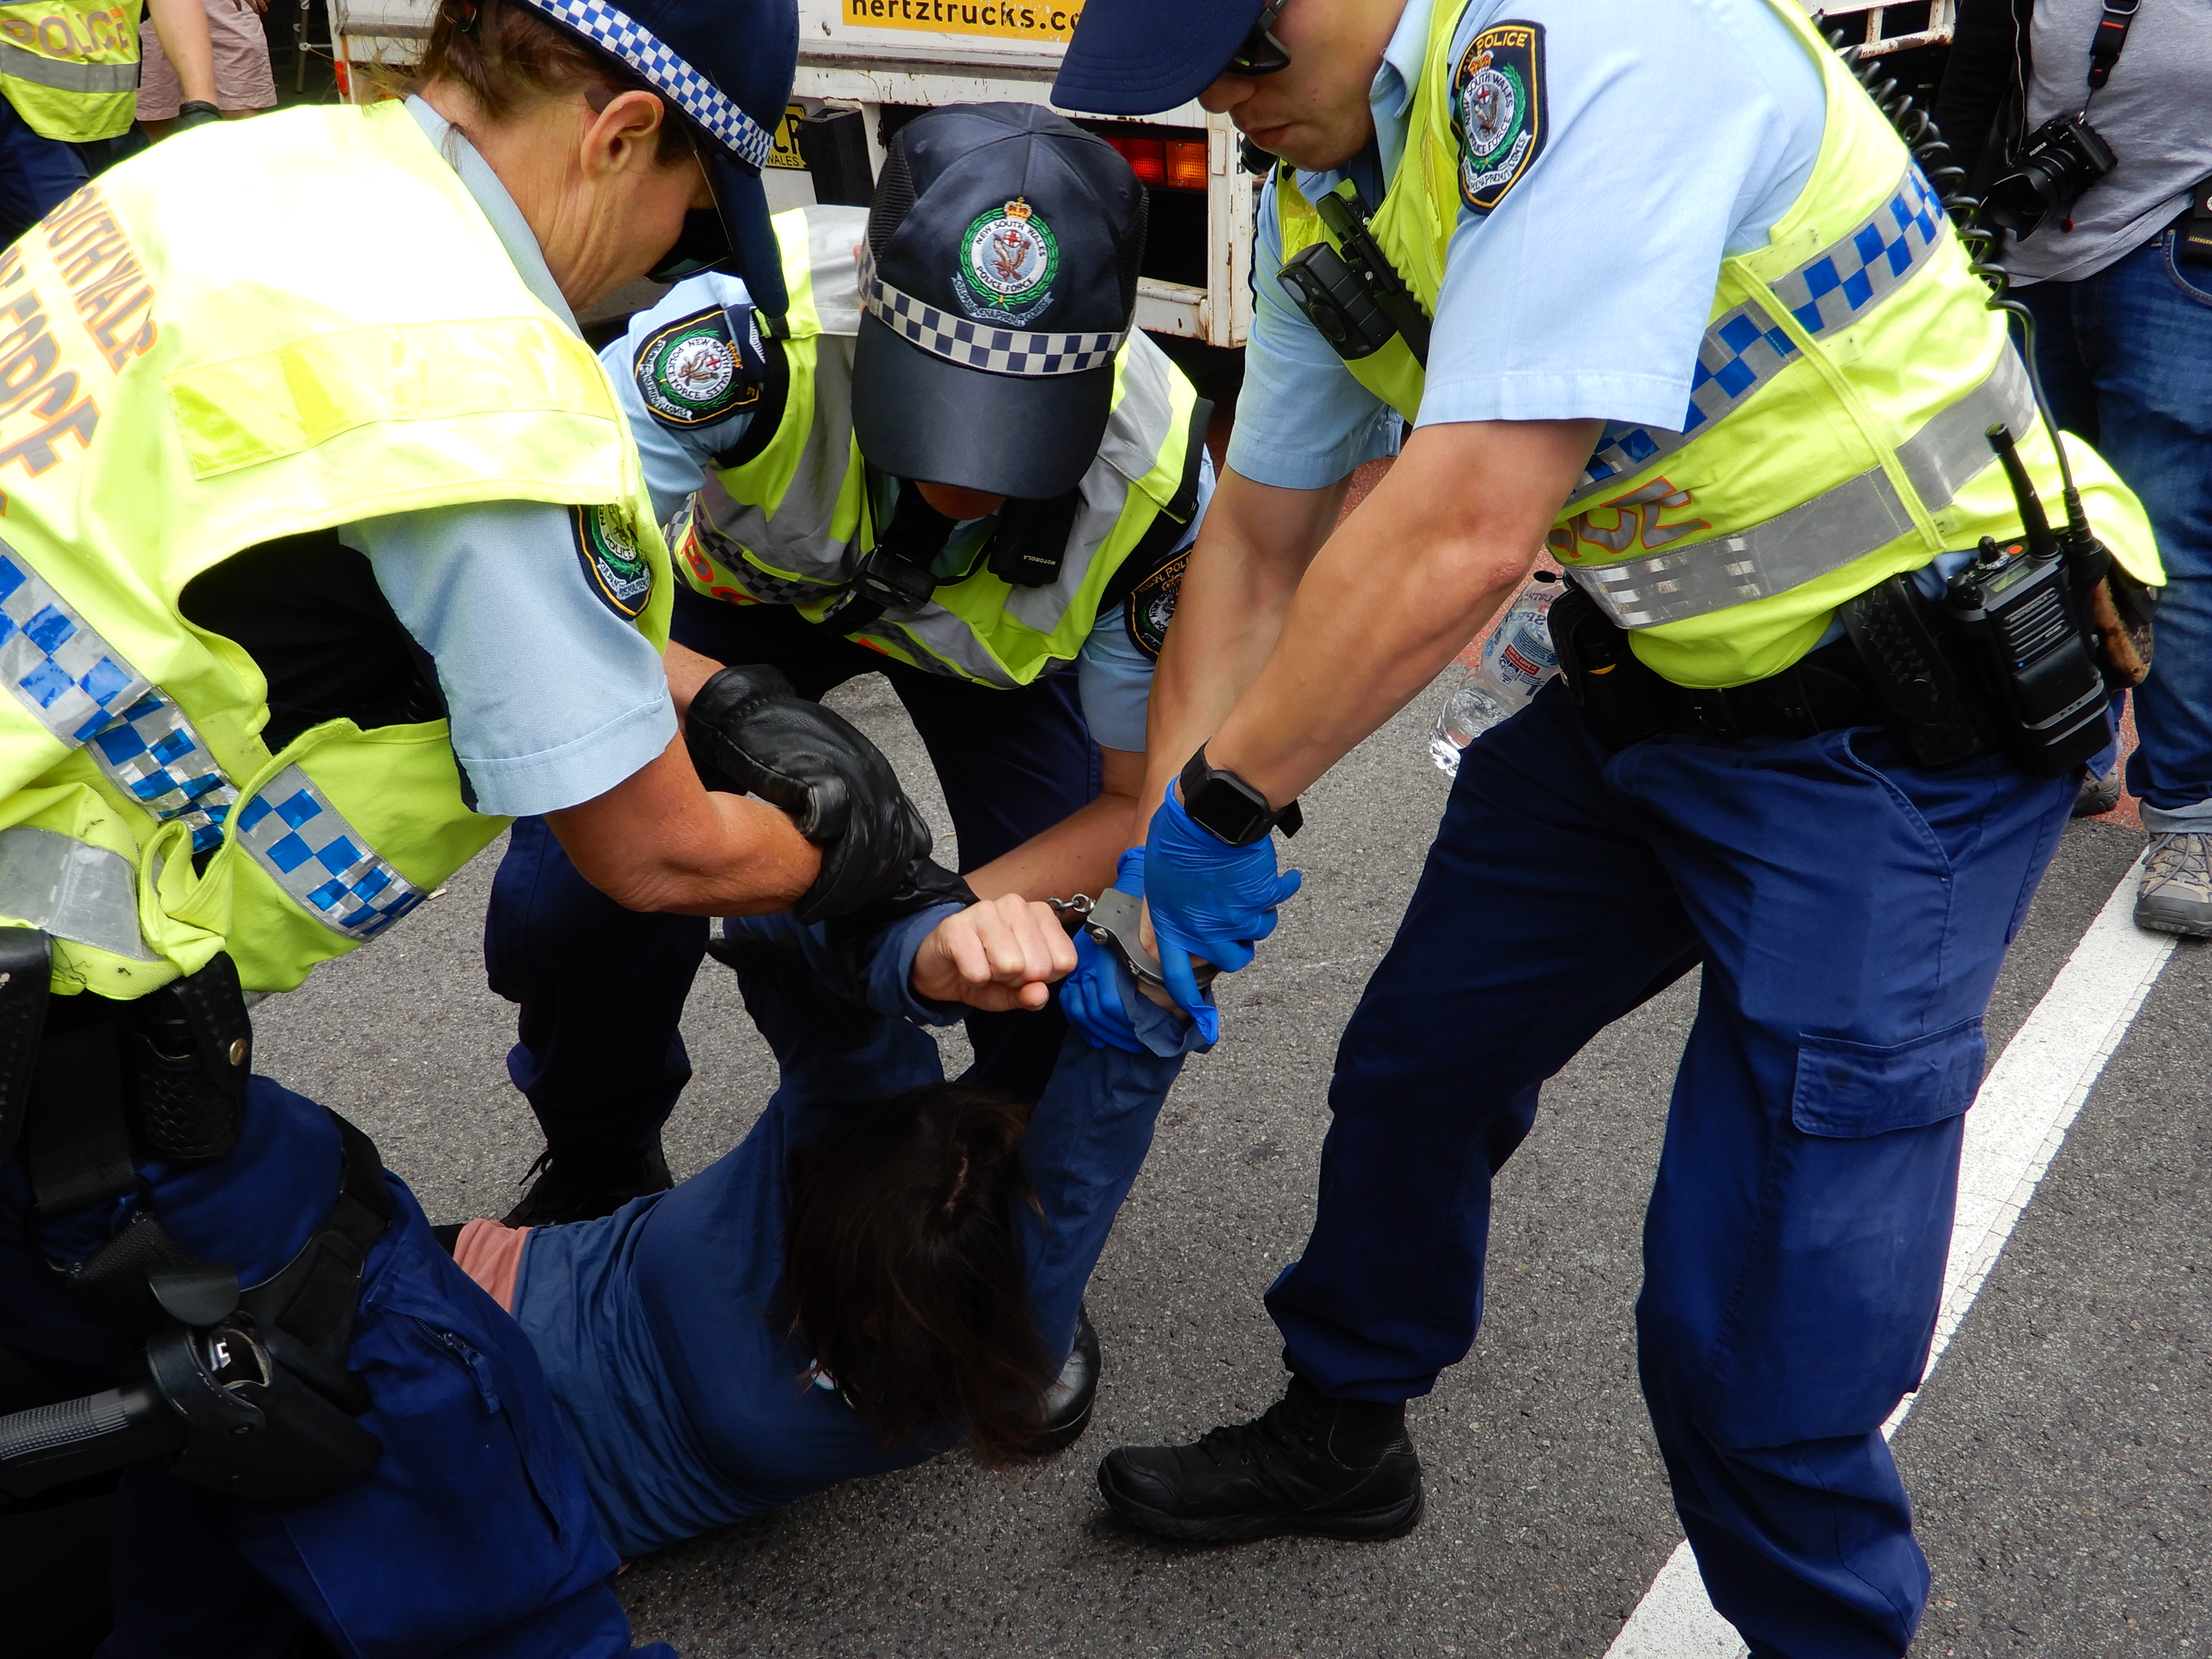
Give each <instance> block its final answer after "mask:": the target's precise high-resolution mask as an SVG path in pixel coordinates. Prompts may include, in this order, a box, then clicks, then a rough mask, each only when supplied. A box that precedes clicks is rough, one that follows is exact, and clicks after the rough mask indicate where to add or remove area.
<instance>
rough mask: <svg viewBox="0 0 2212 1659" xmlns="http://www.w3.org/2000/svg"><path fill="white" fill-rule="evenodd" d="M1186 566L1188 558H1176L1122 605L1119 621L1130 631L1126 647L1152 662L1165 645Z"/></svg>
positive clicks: (1141, 585) (1133, 592)
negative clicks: (1138, 652) (1134, 648)
mask: <svg viewBox="0 0 2212 1659" xmlns="http://www.w3.org/2000/svg"><path fill="white" fill-rule="evenodd" d="M1189 562H1190V555H1189V554H1188V553H1178V554H1176V556H1175V557H1173V558H1172V559H1170V560H1169V561H1168V562H1166V563H1165V564H1164V565H1162V566H1161V567H1160V568H1158V570H1155V571H1154V572H1152V574H1151V575H1149V576H1147V577H1146V578H1145V580H1142V581H1140V582H1139V583H1138V584H1137V585H1136V586H1134V587H1133V588H1131V589H1130V590H1129V597H1128V599H1127V601H1125V602H1124V604H1123V607H1122V611H1121V618H1122V621H1123V622H1124V623H1126V624H1127V628H1128V629H1129V643H1130V644H1132V645H1133V646H1135V647H1137V649H1138V650H1139V651H1141V652H1143V653H1145V654H1146V656H1148V657H1150V658H1151V659H1152V660H1153V661H1155V662H1158V660H1159V656H1160V651H1161V648H1162V647H1164V646H1165V645H1166V644H1167V642H1168V624H1169V623H1171V622H1173V621H1174V620H1175V613H1176V599H1178V598H1180V597H1181V595H1182V573H1183V568H1184V567H1185V566H1186V565H1188V563H1189Z"/></svg>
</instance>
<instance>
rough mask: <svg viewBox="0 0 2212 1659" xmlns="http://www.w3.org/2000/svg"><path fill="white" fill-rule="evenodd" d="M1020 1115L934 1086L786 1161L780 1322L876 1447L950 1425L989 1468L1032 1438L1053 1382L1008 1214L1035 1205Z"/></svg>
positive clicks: (980, 1093) (866, 1115)
mask: <svg viewBox="0 0 2212 1659" xmlns="http://www.w3.org/2000/svg"><path fill="white" fill-rule="evenodd" d="M1029 1118H1030V1109H1029V1108H1028V1107H1027V1106H1024V1104H1022V1103H1020V1102H1019V1101H1018V1100H1014V1099H1012V1098H1011V1097H1007V1096H1006V1095H1001V1094H994V1093H993V1092H992V1091H989V1090H986V1089H972V1088H967V1087H964V1086H963V1085H959V1084H955V1083H937V1084H931V1085H927V1087H924V1088H920V1089H911V1090H908V1091H907V1092H906V1093H904V1094H902V1095H896V1096H894V1097H891V1098H890V1099H889V1100H884V1101H878V1102H875V1103H872V1104H869V1105H866V1106H860V1107H856V1108H854V1111H853V1117H852V1121H850V1122H849V1123H848V1124H847V1125H846V1126H845V1127H843V1128H842V1130H841V1131H840V1132H839V1133H836V1134H835V1135H834V1136H832V1137H830V1138H829V1139H828V1140H827V1141H825V1142H823V1144H821V1145H820V1146H816V1147H812V1148H810V1149H808V1150H807V1151H806V1152H803V1153H799V1154H797V1155H794V1157H793V1159H792V1170H791V1212H790V1218H789V1223H788V1226H787V1232H786V1235H785V1246H784V1249H785V1254H784V1304H783V1311H784V1313H785V1315H786V1316H787V1317H788V1318H789V1320H790V1322H791V1329H792V1332H793V1334H794V1335H795V1336H797V1337H798V1338H799V1340H801V1341H802V1342H804V1343H805V1344H806V1345H807V1346H808V1347H809V1348H810V1349H811V1352H812V1353H813V1356H814V1364H815V1369H816V1370H817V1371H820V1372H825V1373H827V1374H828V1375H829V1376H830V1377H832V1378H833V1379H835V1380H836V1383H837V1385H838V1387H839V1388H840V1389H842V1390H843V1392H844V1395H845V1397H846V1399H848V1401H851V1402H852V1404H853V1407H854V1410H856V1411H858V1412H859V1413H860V1415H861V1416H862V1417H863V1418H865V1419H867V1421H868V1422H869V1423H870V1424H871V1425H872V1426H873V1427H874V1428H875V1429H876V1431H878V1433H880V1434H881V1435H882V1436H883V1439H884V1448H885V1449H886V1450H888V1449H890V1447H892V1446H894V1445H896V1444H897V1443H899V1442H901V1441H902V1440H905V1439H906V1438H908V1437H909V1436H911V1435H913V1434H915V1432H916V1431H921V1430H924V1429H927V1428H929V1427H931V1426H933V1425H938V1424H953V1425H959V1426H961V1427H962V1428H963V1429H964V1430H965V1431H966V1433H967V1435H968V1437H969V1442H970V1443H971V1444H973V1445H974V1446H975V1449H977V1450H978V1451H979V1452H980V1453H981V1454H982V1455H983V1456H984V1457H985V1458H987V1459H988V1460H989V1461H992V1462H998V1461H1000V1459H1002V1458H1003V1457H1005V1456H1006V1455H1007V1454H1009V1453H1011V1452H1012V1451H1013V1450H1014V1449H1017V1448H1018V1447H1019V1446H1020V1445H1021V1443H1023V1442H1024V1441H1025V1440H1027V1439H1029V1438H1030V1437H1032V1436H1034V1435H1035V1434H1036V1431H1037V1429H1038V1426H1039V1410H1038V1407H1039V1401H1040V1400H1041V1398H1042V1394H1043V1391H1044V1389H1045V1388H1046V1386H1047V1385H1048V1383H1050V1382H1051V1380H1052V1377H1051V1372H1050V1367H1049V1365H1048V1362H1047V1360H1046V1358H1045V1356H1044V1350H1043V1347H1042V1345H1041V1344H1040V1343H1039V1342H1038V1340H1037V1335H1036V1327H1035V1325H1034V1324H1033V1323H1032V1322H1031V1321H1030V1306H1029V1291H1028V1284H1027V1275H1026V1273H1024V1269H1023V1263H1022V1246H1021V1241H1020V1237H1019V1235H1018V1229H1017V1225H1016V1216H1015V1208H1016V1206H1018V1205H1021V1204H1027V1205H1029V1206H1030V1207H1031V1208H1032V1209H1034V1208H1036V1196H1035V1194H1032V1193H1031V1192H1030V1186H1029V1182H1028V1179H1027V1177H1026V1176H1024V1174H1023V1172H1022V1164H1021V1146H1022V1138H1023V1136H1024V1135H1025V1134H1026V1133H1028V1131H1029ZM810 1380H811V1379H810Z"/></svg>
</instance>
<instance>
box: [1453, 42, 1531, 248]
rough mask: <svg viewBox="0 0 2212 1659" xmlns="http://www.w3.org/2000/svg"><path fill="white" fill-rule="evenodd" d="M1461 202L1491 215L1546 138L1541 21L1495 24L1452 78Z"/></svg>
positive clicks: (1471, 46) (1470, 48)
mask: <svg viewBox="0 0 2212 1659" xmlns="http://www.w3.org/2000/svg"><path fill="white" fill-rule="evenodd" d="M1452 136H1453V137H1455V138H1457V139H1458V140H1459V194H1460V199H1461V200H1462V201H1463V202H1465V203H1466V204H1467V205H1468V208H1469V209H1471V210H1473V211H1474V212H1476V213H1488V212H1489V211H1490V210H1492V208H1494V207H1496V206H1497V205H1498V204H1499V203H1500V202H1502V201H1504V199H1505V193H1506V191H1510V190H1511V189H1512V188H1513V186H1514V185H1517V184H1519V183H1520V182H1521V180H1522V178H1523V177H1524V176H1525V175H1526V174H1527V173H1528V169H1529V168H1530V167H1533V166H1534V165H1535V161H1536V158H1537V157H1538V156H1539V155H1542V154H1543V153H1544V144H1545V141H1546V140H1547V139H1548V138H1549V137H1551V112H1549V111H1548V110H1547V108H1546V107H1545V102H1544V26H1543V25H1542V24H1541V23H1522V22H1511V23H1494V24H1492V26H1491V27H1488V28H1486V29H1485V30H1483V31H1482V33H1480V34H1478V35H1476V36H1475V37H1474V40H1471V41H1469V42H1468V48H1467V55H1466V56H1465V57H1463V58H1461V59H1460V60H1459V68H1458V69H1457V70H1455V71H1454V72H1453V75H1452Z"/></svg>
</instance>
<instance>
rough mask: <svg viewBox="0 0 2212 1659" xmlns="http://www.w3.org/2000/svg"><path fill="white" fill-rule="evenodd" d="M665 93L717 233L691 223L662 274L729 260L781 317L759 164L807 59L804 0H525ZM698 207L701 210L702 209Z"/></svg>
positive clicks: (778, 265)
mask: <svg viewBox="0 0 2212 1659" xmlns="http://www.w3.org/2000/svg"><path fill="white" fill-rule="evenodd" d="M525 3H526V4H527V5H529V6H530V7H531V8H532V9H533V10H535V11H538V12H539V13H541V14H542V15H544V16H546V17H548V18H550V19H551V20H552V21H554V22H556V23H558V24H561V25H562V27H565V28H568V29H569V30H572V31H573V32H574V33H577V34H580V35H581V36H582V37H583V38H584V39H585V40H586V41H588V42H590V43H591V44H592V46H596V47H598V48H599V50H600V51H601V52H605V54H606V55H607V56H609V57H610V58H616V59H617V60H618V61H620V62H621V63H623V64H626V65H628V66H629V68H630V69H631V70H635V72H636V73H637V74H638V75H639V76H641V77H643V78H644V80H645V81H646V82H647V84H649V85H651V86H652V87H653V88H656V89H657V90H659V92H661V93H664V94H666V96H667V98H668V100H669V101H670V103H671V105H673V106H674V111H673V112H674V113H675V114H676V115H677V116H678V117H679V118H681V119H682V120H684V123H685V124H686V125H689V126H690V129H691V132H692V138H693V143H694V148H696V149H697V151H698V153H699V164H700V166H701V167H702V168H703V169H704V170H705V172H706V174H707V182H708V185H709V186H711V187H712V189H713V190H714V209H715V216H716V217H717V218H718V219H719V220H720V236H719V237H716V236H714V235H713V234H708V235H706V236H704V237H702V236H700V235H699V234H697V230H696V227H691V226H687V227H686V234H685V238H684V242H683V243H682V244H679V245H678V249H676V250H674V251H673V252H672V253H671V262H670V263H668V264H664V266H663V267H662V269H661V270H660V271H658V272H656V273H655V274H656V275H658V276H665V277H674V276H688V275H690V273H691V272H692V271H695V270H728V271H731V272H733V273H735V274H736V275H738V276H743V277H744V282H745V288H746V289H747V290H748V291H749V292H750V294H751V295H752V299H753V303H754V304H755V305H756V306H757V307H759V308H760V309H761V310H763V311H764V312H766V313H769V315H771V316H781V315H782V314H783V312H784V310H785V308H786V307H787V306H788V304H789V303H790V301H789V298H788V296H787V295H786V294H785V292H784V286H783V257H782V255H781V253H780V252H778V251H777V248H776V242H775V228H774V227H773V226H771V225H770V224H769V210H768V196H767V193H766V191H764V190H763V187H762V185H761V169H762V168H763V167H766V166H767V165H768V158H769V149H770V148H771V146H772V145H773V143H774V142H775V140H774V134H775V129H776V124H777V123H778V122H780V121H781V120H782V119H783V112H784V109H785V107H786V106H787V105H788V104H789V103H790V101H791V82H792V77H793V76H794V75H795V74H797V72H798V69H799V7H798V3H797V0H619V3H616V0H525ZM695 217H696V216H695Z"/></svg>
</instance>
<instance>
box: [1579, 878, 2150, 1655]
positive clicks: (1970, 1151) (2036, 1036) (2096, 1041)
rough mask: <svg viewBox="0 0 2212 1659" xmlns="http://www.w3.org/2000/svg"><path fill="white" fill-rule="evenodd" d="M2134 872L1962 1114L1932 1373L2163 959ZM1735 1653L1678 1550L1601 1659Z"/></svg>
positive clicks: (1905, 1408) (1690, 1563) (1694, 1569)
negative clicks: (2141, 923)
mask: <svg viewBox="0 0 2212 1659" xmlns="http://www.w3.org/2000/svg"><path fill="white" fill-rule="evenodd" d="M2141 870H2142V865H2141V864H2140V863H2137V864H2136V866H2133V867H2131V868H2130V870H2129V871H2128V873H2127V874H2126V875H2125V876H2124V877H2123V878H2121V881H2120V884H2119V885H2118V887H2115V888H2114V889H2113V890H2112V896H2111V897H2109V898H2107V899H2106V901H2105V908H2103V909H2101V910H2100V911H2099V912H2098V913H2097V919H2096V920H2095V921H2093V922H2091V923H2090V924H2089V927H2088V931H2087V932H2086V933H2083V934H2082V935H2081V942H2080V943H2079V944H2078V945H2075V947H2074V954H2073V955H2072V956H2070V957H2068V958H2067V959H2066V965H2065V966H2064V967H2063V968H2062V969H2059V970H2058V977H2057V979H2056V980H2054V981H2051V988H2050V989H2049V990H2048V991H2046V992H2045V993H2044V995H2043V1000H2042V1001H2040V1002H2039V1003H2037V1004H2036V1005H2035V1012H2033V1013H2032V1014H2030V1015H2029V1016H2028V1017H2027V1024H2024V1025H2022V1026H2021V1028H2020V1030H2018V1031H2017V1032H2016V1033H2015V1035H2014V1036H2013V1040H2012V1041H2011V1042H2008V1043H2007V1044H2006V1045H2005V1050H2004V1053H2003V1054H2001V1055H1999V1056H1998V1058H1997V1063H1996V1065H1995V1066H1991V1067H1990V1071H1989V1075H1988V1076H1987V1077H1985V1078H1984V1079H1983V1080H1982V1089H1981V1093H1980V1094H1978V1096H1976V1097H1975V1099H1974V1109H1973V1110H1972V1112H1970V1113H1968V1114H1967V1115H1966V1144H1965V1147H1964V1149H1963V1151H1962V1152H1961V1154H1960V1168H1959V1212H1958V1219H1957V1220H1956V1221H1955V1222H1954V1224H1953V1225H1952V1228H1951V1257H1950V1261H1949V1265H1948V1267H1946V1269H1945V1271H1944V1275H1943V1304H1942V1311H1941V1312H1939V1313H1938V1314H1937V1315H1936V1340H1935V1344H1934V1346H1933V1347H1932V1348H1931V1349H1930V1351H1929V1355H1928V1370H1929V1371H1931V1372H1932V1371H1933V1370H1935V1369H1936V1361H1937V1360H1939V1359H1941V1358H1942V1357H1943V1350H1944V1349H1945V1348H1947V1347H1948V1346H1950V1341H1951V1338H1952V1336H1953V1335H1954V1334H1955V1333H1956V1332H1957V1331H1958V1328H1959V1326H1960V1322H1963V1321H1964V1320H1965V1318H1966V1310H1967V1309H1969V1308H1971V1307H1972V1305H1973V1302H1974V1297H1975V1296H1976V1295H1977V1294H1978V1292H1979V1291H1980V1290H1981V1288H1982V1285H1983V1282H1984V1280H1986V1279H1988V1278H1989V1276H1990V1268H1992V1267H1995V1266H1996V1260H1997V1257H1998V1256H1999V1255H2001V1254H2002V1252H2003V1250H2004V1247H2005V1241H2006V1240H2007V1239H2008V1238H2010V1237H2012V1230H2013V1228H2014V1226H2015V1225H2016V1224H2017V1223H2018V1222H2019V1220H2020V1218H2021V1213H2022V1212H2024V1211H2025V1210H2026V1209H2027V1205H2028V1200H2031V1199H2032V1198H2033V1197H2034V1196H2035V1188H2036V1185H2037V1183H2038V1182H2040V1181H2041V1180H2042V1179H2043V1176H2044V1172H2045V1170H2048V1169H2049V1168H2050V1167H2051V1159H2052V1158H2055V1157H2057V1153H2058V1149H2059V1147H2060V1146H2063V1145H2064V1144H2065V1140H2066V1132H2067V1130H2068V1129H2069V1128H2070V1127H2073V1123H2074V1118H2075V1114H2076V1113H2078V1112H2080V1111H2081V1104H2082V1103H2083V1102H2084V1101H2086V1100H2087V1099H2088V1097H2089V1091H2090V1090H2092V1089H2093V1088H2094V1087H2096V1085H2097V1079H2098V1078H2099V1077H2100V1075H2101V1074H2102V1073H2103V1072H2104V1069H2105V1063H2106V1061H2107V1060H2110V1059H2112V1054H2113V1051H2114V1050H2115V1049H2117V1048H2118V1047H2119V1046H2120V1039H2121V1038H2123V1037H2124V1036H2126V1035H2127V1032H2128V1027H2129V1026H2130V1024H2133V1023H2134V1021H2135V1018H2136V1013H2137V1012H2139V1011H2140V1010H2141V1009H2142V1005H2143V999H2144V998H2145V997H2147V996H2148V995H2149V994H2150V988H2151V987H2152V986H2153V985H2154V984H2156V983H2157V982H2158V976H2159V975H2160V972H2162V971H2163V970H2164V969H2165V967H2166V959H2167V958H2168V957H2171V956H2172V954H2173V945H2174V940H2173V938H2172V935H2171V934H2167V933H2144V932H2143V931H2142V929H2141V928H2139V927H2136V925H2135V915H2134V912H2135V897H2136V878H2137V876H2138V874H2139V873H2140V872H2141ZM1917 1398H1919V1396H1918V1395H1905V1401H1904V1403H1903V1404H1901V1405H1900V1406H1899V1407H1898V1408H1897V1410H1896V1413H1894V1414H1893V1416H1892V1417H1891V1418H1890V1419H1889V1421H1888V1422H1887V1423H1885V1424H1883V1425H1882V1433H1883V1434H1884V1435H1893V1434H1895V1433H1896V1432H1897V1428H1898V1425H1899V1424H1900V1423H1902V1422H1904V1421H1905V1413H1908V1412H1910V1411H1911V1409H1912V1402H1913V1401H1915V1400H1917ZM1746 1651H1747V1650H1746V1649H1745V1647H1744V1644H1743V1640H1742V1638H1741V1637H1739V1636H1738V1635H1737V1634H1736V1633H1735V1626H1732V1625H1730V1624H1729V1622H1728V1621H1727V1620H1725V1619H1723V1618H1722V1617H1721V1616H1720V1614H1718V1613H1715V1612H1714V1611H1713V1604H1712V1602H1711V1601H1710V1600H1708V1599H1707V1597H1706V1595H1705V1582H1704V1580H1702V1579H1701V1578H1699V1577H1698V1564H1697V1561H1696V1559H1694V1558H1693V1557H1692V1555H1691V1553H1690V1546H1689V1543H1688V1542H1687V1541H1684V1542H1682V1543H1680V1544H1678V1545H1676V1546H1675V1547H1674V1554H1672V1555H1671V1556H1669V1557H1668V1559H1667V1565H1665V1566H1663V1567H1662V1568H1660V1569H1659V1575H1658V1577H1656V1578H1654V1579H1653V1580H1652V1581H1651V1588H1650V1589H1648V1590H1646V1591H1645V1592H1644V1599H1643V1600H1642V1601H1639V1602H1638V1603H1637V1605H1636V1611H1635V1612H1634V1613H1631V1614H1630V1615H1629V1619H1628V1622H1627V1623H1626V1624H1625V1625H1623V1626H1621V1627H1620V1635H1619V1636H1617V1637H1615V1638H1613V1645H1612V1646H1611V1647H1610V1648H1608V1649H1607V1650H1606V1659H1744V1655H1745V1653H1746Z"/></svg>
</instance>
